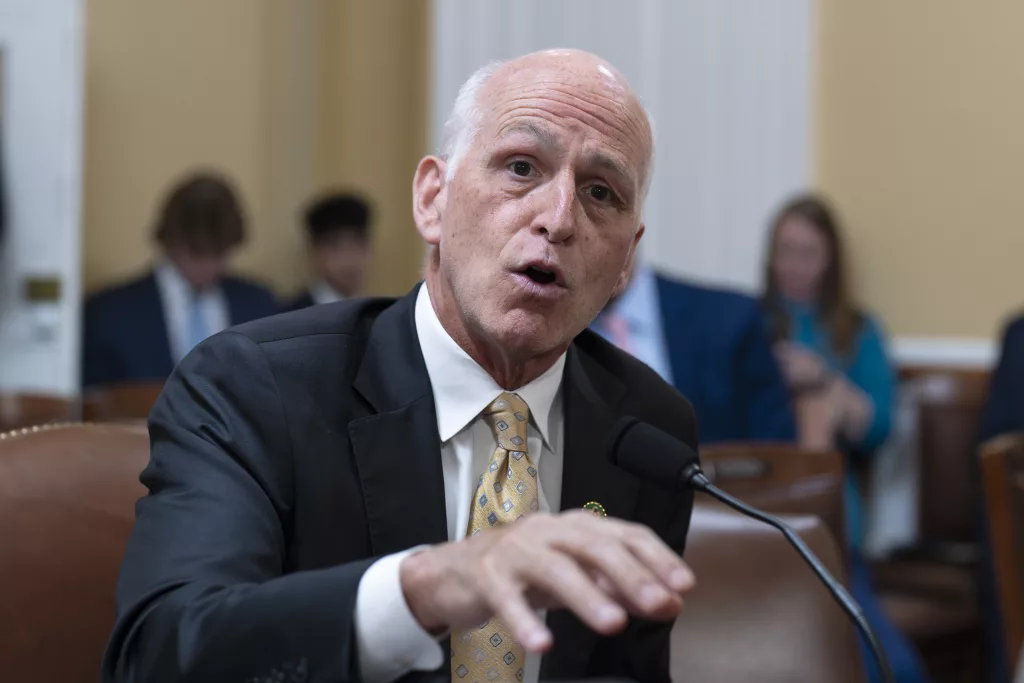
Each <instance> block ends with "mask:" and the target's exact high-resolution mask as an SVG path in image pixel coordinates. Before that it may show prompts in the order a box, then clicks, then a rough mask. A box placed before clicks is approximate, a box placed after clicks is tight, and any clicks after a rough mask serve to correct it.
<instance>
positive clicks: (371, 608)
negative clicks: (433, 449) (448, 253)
mask: <svg viewBox="0 0 1024 683" xmlns="http://www.w3.org/2000/svg"><path fill="white" fill-rule="evenodd" d="M416 332H417V335H418V336H419V343H420V349H421V351H422V352H423V359H424V361H425V362H426V366H427V374H428V375H429V376H430V383H431V387H432V389H433V393H434V408H435V410H436V412H437V431H438V435H439V437H440V440H441V465H442V470H443V473H444V493H445V507H446V510H447V514H448V539H449V540H450V541H458V540H461V539H462V538H464V537H465V536H466V529H467V528H468V526H469V515H470V508H471V506H472V500H473V497H474V492H475V490H476V484H477V480H478V479H479V477H480V475H481V474H482V473H483V472H484V470H485V469H486V468H487V465H488V463H489V462H490V460H491V458H492V457H493V455H494V449H495V447H496V446H497V440H496V439H495V438H494V435H493V433H492V432H491V428H490V426H488V424H487V423H486V422H485V421H484V420H482V419H480V412H481V411H482V410H483V409H484V408H486V407H487V406H488V405H489V404H490V403H491V402H492V401H493V400H494V399H496V398H497V397H498V396H499V395H500V394H501V393H502V391H503V389H502V388H501V387H500V386H498V385H497V383H495V381H494V379H493V378H491V376H490V375H489V374H487V372H486V371H485V370H484V369H483V368H482V367H480V366H479V365H478V364H477V363H476V361H474V360H473V359H472V358H470V357H469V355H468V354H467V353H466V352H465V351H463V350H462V348H461V347H460V346H459V345H458V344H456V343H455V341H454V340H453V339H452V338H451V337H450V336H449V335H448V333H447V332H446V331H445V329H444V327H443V326H442V325H441V322H440V320H438V318H437V314H436V313H435V312H434V307H433V305H432V304H431V302H430V296H429V295H428V293H427V287H426V285H423V286H421V287H420V290H419V293H418V294H417V296H416ZM564 368H565V354H562V356H561V357H560V358H559V359H558V361H556V362H555V364H554V365H553V366H552V367H551V368H550V369H549V370H548V371H547V372H545V373H544V374H543V375H541V376H540V377H538V378H537V379H535V380H533V381H532V382H530V383H529V384H527V385H526V386H523V387H521V388H519V389H517V390H516V391H515V392H514V393H516V394H518V395H519V396H520V397H521V398H522V399H523V400H524V401H526V405H527V406H528V408H529V410H530V424H529V427H528V430H527V446H528V451H527V452H528V453H529V455H530V459H531V460H532V461H533V463H534V466H535V467H536V468H537V479H538V494H539V495H538V502H539V503H540V509H541V510H544V511H550V510H558V509H559V503H560V502H561V495H562V442H563V431H564V422H565V419H564V408H563V405H562V390H561V385H562V371H563V369H564ZM415 550H416V549H415V548H414V549H411V550H409V551H405V552H402V553H396V554H394V555H388V556H387V557H384V558H382V559H380V560H378V561H377V562H375V563H374V564H373V565H371V566H370V568H369V569H368V570H367V571H366V573H365V574H364V575H363V578H362V580H361V581H360V583H359V589H358V593H357V596H356V610H355V628H356V639H357V642H358V647H359V665H360V672H361V674H362V679H363V680H364V681H368V682H369V683H391V681H394V680H395V679H397V678H399V677H401V676H403V675H404V674H406V673H408V672H410V671H413V670H417V671H432V670H434V669H436V668H438V667H439V666H441V665H442V664H444V663H446V662H448V661H449V657H448V656H447V653H446V652H444V651H443V649H442V647H441V645H440V644H439V642H438V640H437V639H436V638H434V637H433V636H431V635H430V634H429V633H427V632H426V631H424V630H423V629H422V628H421V627H420V625H419V624H418V623H417V622H416V620H415V618H414V617H413V616H412V614H411V612H410V611H409V607H408V605H407V604H406V602H405V597H404V596H403V594H402V588H401V583H400V581H399V574H398V568H399V564H400V562H401V561H402V559H403V558H404V557H405V556H406V555H408V554H409V553H410V552H413V551H415ZM538 614H539V615H540V616H541V618H543V617H544V612H543V611H539V612H538ZM524 669H525V671H524V679H523V680H524V683H536V681H537V678H538V676H539V673H540V656H539V655H536V654H527V656H526V666H525V667H524Z"/></svg>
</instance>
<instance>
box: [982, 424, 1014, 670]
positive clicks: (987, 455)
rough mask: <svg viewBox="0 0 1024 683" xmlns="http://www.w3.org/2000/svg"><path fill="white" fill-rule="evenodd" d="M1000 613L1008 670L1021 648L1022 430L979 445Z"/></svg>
mask: <svg viewBox="0 0 1024 683" xmlns="http://www.w3.org/2000/svg"><path fill="white" fill-rule="evenodd" d="M980 457H981V477H982V485H983V488H984V492H985V514H986V516H987V517H988V526H989V533H990V535H991V540H992V555H993V560H994V565H995V573H996V586H997V589H998V594H999V612H1000V618H1001V620H1002V626H1003V636H1004V638H1005V639H1006V652H1007V655H1008V656H1009V657H1010V662H1008V664H1009V666H1010V668H1011V670H1012V667H1013V666H1014V663H1015V661H1016V657H1017V655H1018V653H1019V652H1021V647H1022V646H1024V434H1007V435H1004V436H999V437H996V438H994V439H992V440H990V441H988V442H986V443H985V444H984V445H983V446H982V448H981V456H980Z"/></svg>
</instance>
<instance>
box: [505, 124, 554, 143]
mask: <svg viewBox="0 0 1024 683" xmlns="http://www.w3.org/2000/svg"><path fill="white" fill-rule="evenodd" d="M513 133H526V134H527V135H530V136H532V137H535V138H537V141H538V142H540V144H541V145H542V146H544V147H550V148H555V149H557V148H558V138H556V137H555V134H554V133H552V132H551V131H549V130H547V129H545V128H543V127H541V126H538V125H537V124H535V123H531V122H529V121H518V122H516V123H513V124H512V125H511V126H509V127H508V128H506V129H505V130H503V131H501V133H500V134H499V135H498V139H499V140H500V139H501V138H504V137H506V136H509V135H512V134H513Z"/></svg>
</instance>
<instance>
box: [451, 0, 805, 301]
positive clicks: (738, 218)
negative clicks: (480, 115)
mask: <svg viewBox="0 0 1024 683" xmlns="http://www.w3.org/2000/svg"><path fill="white" fill-rule="evenodd" d="M811 3H812V0H636V1H635V2H626V1H624V0H558V1H557V2H555V1H552V0H517V1H516V2H482V1H481V2H470V1H468V0H435V2H434V28H433V31H434V36H433V38H434V41H433V44H434V81H433V82H434V88H433V102H432V109H431V111H432V115H433V121H432V131H433V134H434V140H435V142H436V140H437V139H438V138H439V133H440V129H441V125H442V124H443V122H444V119H445V117H446V115H447V111H448V108H449V107H450V106H451V103H452V101H453V100H454V98H455V94H456V92H457V91H458V88H459V85H460V84H461V83H462V81H463V80H465V79H466V77H468V76H469V74H470V73H472V72H473V71H474V70H475V69H476V68H477V67H479V66H481V65H483V64H485V63H486V62H488V61H490V60H493V59H507V58H510V57H514V56H516V55H519V54H523V53H526V52H529V51H532V50H538V49H544V48H552V47H575V48H581V49H585V50H590V51H592V52H595V53H597V54H599V55H601V56H602V57H604V58H606V59H608V60H609V61H610V62H611V63H612V64H614V65H615V66H617V67H618V68H619V69H620V70H621V71H622V72H623V73H624V74H625V75H626V77H627V78H628V79H630V81H631V82H632V83H633V85H634V87H636V89H637V91H638V92H639V94H640V96H641V98H642V99H643V101H644V104H645V105H646V107H647V108H648V110H649V111H650V113H651V115H652V117H653V119H654V121H655V130H656V135H657V159H656V169H655V176H654V181H653V184H652V187H651V194H650V196H649V198H648V202H647V206H646V210H645V215H646V220H647V228H648V232H647V237H645V244H646V248H645V250H644V253H645V258H646V259H647V260H648V262H650V263H652V264H654V265H656V266H658V267H660V268H662V269H664V270H665V271H667V272H671V273H675V274H678V275H681V276H686V277H690V278H694V279H699V280H702V281H707V282H712V283H719V284H725V285H730V286H735V287H739V288H742V289H747V290H754V289H755V288H758V287H759V286H760V272H759V271H760V265H761V256H762V250H763V246H764V236H765V232H766V227H767V222H768V220H769V217H770V215H771V213H772V212H773V211H774V210H775V208H776V207H777V206H778V205H779V204H780V203H781V202H782V201H783V200H784V198H786V197H787V195H789V194H790V193H792V192H794V191H797V190H800V189H803V188H805V187H806V185H807V183H808V180H809V168H808V164H809V160H810V137H811V131H810V121H811V102H812V99H811V87H812V82H811V81H812V77H811V73H812V70H811V60H812V58H813V55H812V54H811V45H812V42H813V41H812V33H813V25H812V19H813V17H812V14H811V12H812V6H811Z"/></svg>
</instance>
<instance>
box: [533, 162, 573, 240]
mask: <svg viewBox="0 0 1024 683" xmlns="http://www.w3.org/2000/svg"><path fill="white" fill-rule="evenodd" d="M541 201H542V202H543V208H542V210H541V211H540V213H539V214H538V216H537V221H536V223H535V225H536V229H537V230H539V231H540V232H541V233H542V234H544V235H545V236H546V237H547V238H548V240H549V241H551V242H564V241H566V240H567V239H569V238H570V237H572V236H573V234H574V233H575V232H576V211H577V202H576V180H575V178H573V176H572V174H571V173H562V174H559V175H558V176H556V177H555V178H553V179H552V180H551V182H549V183H548V184H547V186H545V187H544V188H543V191H542V192H541Z"/></svg>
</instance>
